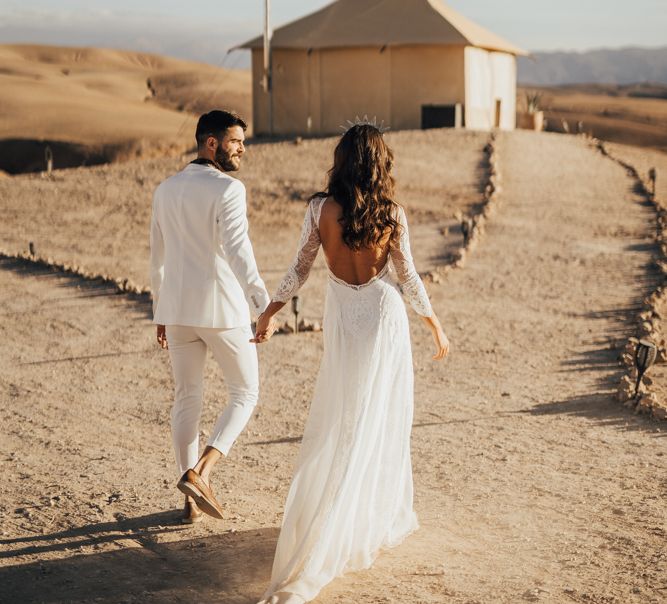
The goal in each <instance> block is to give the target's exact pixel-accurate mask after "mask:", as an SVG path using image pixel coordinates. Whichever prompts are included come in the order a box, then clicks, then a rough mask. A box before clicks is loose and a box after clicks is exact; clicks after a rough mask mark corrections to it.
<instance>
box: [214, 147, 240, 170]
mask: <svg viewBox="0 0 667 604" xmlns="http://www.w3.org/2000/svg"><path fill="white" fill-rule="evenodd" d="M215 161H216V163H217V164H218V165H219V166H220V167H221V168H222V169H223V170H224V171H225V172H236V171H237V170H238V169H239V168H240V167H241V157H240V156H239V155H232V154H231V153H230V152H229V151H225V150H224V149H223V148H222V147H220V146H218V148H217V149H216V150H215Z"/></svg>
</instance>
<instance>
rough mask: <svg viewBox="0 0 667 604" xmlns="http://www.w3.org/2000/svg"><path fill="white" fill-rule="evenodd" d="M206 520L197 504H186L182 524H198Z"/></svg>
mask: <svg viewBox="0 0 667 604" xmlns="http://www.w3.org/2000/svg"><path fill="white" fill-rule="evenodd" d="M203 519H204V513H203V512H202V511H201V510H200V509H199V507H198V506H197V504H196V503H194V502H193V503H191V502H189V501H186V502H185V507H184V508H183V516H182V517H181V522H182V523H183V524H197V523H198V522H201V521H202V520H203Z"/></svg>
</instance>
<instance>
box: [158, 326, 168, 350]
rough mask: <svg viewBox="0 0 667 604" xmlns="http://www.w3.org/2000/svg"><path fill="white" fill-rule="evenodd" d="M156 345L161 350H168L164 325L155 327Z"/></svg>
mask: <svg viewBox="0 0 667 604" xmlns="http://www.w3.org/2000/svg"><path fill="white" fill-rule="evenodd" d="M157 343H158V344H159V345H160V348H162V349H165V350H166V349H167V348H169V344H168V343H167V330H166V328H165V326H164V325H158V326H157Z"/></svg>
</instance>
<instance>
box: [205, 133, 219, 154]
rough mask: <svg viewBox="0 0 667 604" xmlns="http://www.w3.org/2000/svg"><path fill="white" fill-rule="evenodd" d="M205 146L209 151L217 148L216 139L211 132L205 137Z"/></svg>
mask: <svg viewBox="0 0 667 604" xmlns="http://www.w3.org/2000/svg"><path fill="white" fill-rule="evenodd" d="M206 148H207V149H208V150H209V151H215V150H216V149H217V148H218V139H217V138H216V137H215V136H213V135H212V134H211V136H209V137H208V138H207V139H206Z"/></svg>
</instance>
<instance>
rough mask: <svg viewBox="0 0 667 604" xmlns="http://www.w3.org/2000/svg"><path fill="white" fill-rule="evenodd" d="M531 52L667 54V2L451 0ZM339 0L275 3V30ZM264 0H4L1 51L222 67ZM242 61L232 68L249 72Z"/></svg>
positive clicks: (250, 31)
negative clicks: (99, 50) (76, 51)
mask: <svg viewBox="0 0 667 604" xmlns="http://www.w3.org/2000/svg"><path fill="white" fill-rule="evenodd" d="M447 3H448V4H449V5H450V6H451V7H452V8H454V9H456V10H458V11H459V12H461V13H463V14H464V15H465V16H467V17H469V18H471V19H472V20H474V21H477V22H478V23H479V24H480V25H483V26H485V27H487V28H489V29H491V30H493V31H494V32H496V33H498V34H500V35H502V36H504V37H506V38H508V39H509V40H511V41H512V42H514V43H515V44H517V45H519V46H521V47H523V48H526V49H528V50H532V51H536V50H586V49H590V48H601V47H606V48H617V47H621V46H666V45H667V0H504V1H498V0H448V2H447ZM326 4H329V0H309V1H305V0H272V13H273V15H272V21H273V24H274V26H276V27H277V26H279V25H281V24H284V23H287V22H289V21H291V20H293V19H295V18H297V17H300V16H303V15H305V14H308V13H310V12H313V11H315V10H317V9H318V8H320V7H322V6H324V5H326ZM263 10H264V1H263V0H235V1H232V0H215V1H213V0H194V1H190V2H185V1H184V0H179V1H174V0H114V2H113V3H111V2H98V1H95V0H58V1H57V2H56V1H55V0H29V2H26V1H25V0H23V1H17V0H0V43H9V42H32V43H40V44H62V45H67V44H69V45H73V46H81V45H86V46H107V47H115V48H127V49H134V50H142V51H149V52H156V53H162V54H168V55H172V56H177V57H182V58H189V59H197V60H201V61H207V62H209V63H214V64H220V63H221V61H222V60H223V58H224V55H225V51H226V50H227V48H229V47H231V46H233V45H235V44H238V43H241V42H244V41H245V40H246V39H248V38H250V37H253V36H254V35H256V34H259V33H260V32H261V29H262V19H263ZM248 54H249V53H247V52H245V53H244V52H235V53H232V55H230V57H229V58H228V59H227V60H226V61H225V66H228V67H234V66H244V65H247V62H248V57H247V56H246V55H248Z"/></svg>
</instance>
